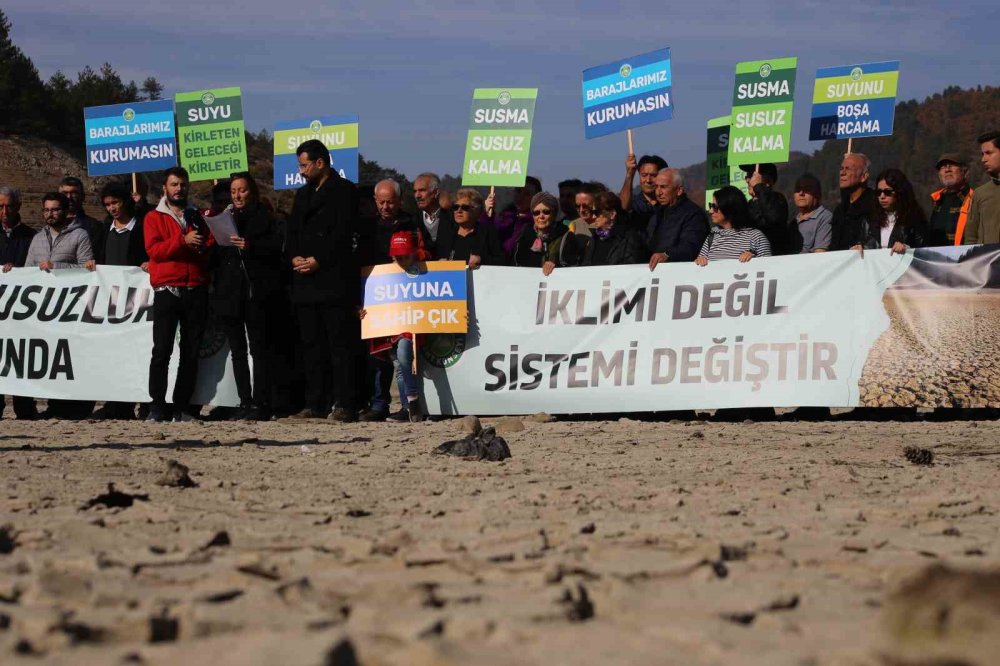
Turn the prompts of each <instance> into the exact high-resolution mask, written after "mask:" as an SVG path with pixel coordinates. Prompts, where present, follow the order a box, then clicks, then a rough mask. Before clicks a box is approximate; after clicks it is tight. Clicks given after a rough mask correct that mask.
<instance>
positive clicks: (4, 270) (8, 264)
mask: <svg viewBox="0 0 1000 666" xmlns="http://www.w3.org/2000/svg"><path fill="white" fill-rule="evenodd" d="M12 268H14V264H10V263H7V264H4V265H3V272H4V273H9V272H10V269H12Z"/></svg>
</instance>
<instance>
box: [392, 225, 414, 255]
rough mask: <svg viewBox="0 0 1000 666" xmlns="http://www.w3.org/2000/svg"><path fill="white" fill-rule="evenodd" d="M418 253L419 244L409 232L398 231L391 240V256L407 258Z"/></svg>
mask: <svg viewBox="0 0 1000 666" xmlns="http://www.w3.org/2000/svg"><path fill="white" fill-rule="evenodd" d="M416 253H417V244H416V242H414V240H413V234H412V233H410V232H408V231H397V232H396V233H394V234H393V235H392V238H391V239H389V256H390V257H405V256H406V255H408V254H416Z"/></svg>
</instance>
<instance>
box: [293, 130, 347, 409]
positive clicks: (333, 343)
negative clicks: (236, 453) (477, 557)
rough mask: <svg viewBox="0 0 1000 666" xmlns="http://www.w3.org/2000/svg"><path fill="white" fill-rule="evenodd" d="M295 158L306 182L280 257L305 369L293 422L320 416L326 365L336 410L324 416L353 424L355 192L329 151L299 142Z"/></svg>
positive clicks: (315, 142) (325, 405) (325, 402)
mask: <svg viewBox="0 0 1000 666" xmlns="http://www.w3.org/2000/svg"><path fill="white" fill-rule="evenodd" d="M296 154H297V155H298V160H299V173H300V174H302V176H303V178H305V181H306V184H305V185H303V186H302V187H301V188H299V190H298V191H297V192H296V193H295V201H294V203H293V204H292V214H291V216H290V218H289V220H288V227H287V229H286V237H285V254H286V256H287V260H288V261H289V262H290V263H291V267H292V290H291V296H292V303H293V304H294V306H295V310H296V318H297V319H298V323H299V334H300V336H301V338H302V347H303V350H302V351H303V361H304V363H305V384H306V387H305V388H306V408H305V409H303V410H302V411H301V412H299V414H298V416H299V417H300V418H322V417H324V416H326V412H327V409H328V407H329V405H330V401H329V398H328V394H327V392H326V387H325V383H326V382H325V380H326V375H327V372H326V369H327V367H328V364H329V366H330V367H331V368H332V388H333V393H334V397H335V399H336V406H335V408H334V409H333V411H332V412H330V414H329V417H328V418H329V419H331V420H333V421H340V422H350V421H355V420H357V415H358V413H357V405H356V395H355V393H356V391H355V372H356V367H355V356H356V354H355V350H356V348H357V345H358V340H360V338H361V329H360V321H359V319H358V310H357V309H358V306H359V304H360V296H361V294H360V291H361V275H360V266H359V264H358V260H357V256H356V255H355V254H354V248H353V245H354V243H353V241H354V234H355V232H356V231H357V221H358V206H359V199H358V190H357V187H356V186H355V185H354V183H352V182H350V181H349V180H346V179H344V178H341V177H340V175H338V174H337V172H335V171H333V170H332V169H331V168H330V151H329V150H327V148H326V146H324V145H323V143H322V142H320V141H318V140H315V139H311V140H309V141H306V142H305V143H303V144H302V145H300V146H299V147H298V149H297V151H296Z"/></svg>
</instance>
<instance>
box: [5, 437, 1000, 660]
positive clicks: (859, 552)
mask: <svg viewBox="0 0 1000 666" xmlns="http://www.w3.org/2000/svg"><path fill="white" fill-rule="evenodd" d="M502 425H503V426H504V428H505V429H506V430H508V432H506V433H505V434H504V437H505V438H506V439H507V442H508V444H509V446H510V449H511V452H512V455H513V457H512V458H510V459H508V460H505V461H503V462H499V463H493V462H480V461H471V460H464V459H459V458H453V457H447V456H440V455H434V454H432V453H431V451H432V449H433V448H434V447H435V446H437V445H438V444H440V443H441V442H443V441H445V440H448V439H454V438H456V437H459V436H461V428H462V422H461V421H457V420H452V421H441V422H436V423H425V424H413V425H411V424H406V425H396V424H376V425H360V424H359V425H347V426H338V425H334V424H327V423H325V422H321V421H316V422H297V423H296V422H289V421H279V422H273V423H268V424H262V425H259V426H255V425H250V424H239V423H221V424H219V423H215V424H208V423H185V424H168V425H163V424H145V423H129V422H100V423H97V422H82V423H69V422H57V421H44V422H35V423H23V422H16V421H7V420H5V421H2V422H0V478H2V480H3V485H2V493H0V526H2V528H0V663H4V664H15V665H16V664H22V663H23V664H73V665H74V666H87V665H90V664H163V665H167V664H171V665H172V664H185V665H194V664H212V666H223V665H228V664H260V665H263V664H279V665H282V666H285V665H288V666H296V665H303V666H324V665H336V666H348V665H351V664H362V665H382V664H385V665H389V664H399V665H404V664H405V665H418V666H419V665H430V664H497V665H499V664H511V665H513V664H518V665H523V664H602V665H608V664H678V665H680V664H684V665H688V666H689V665H701V664H720V665H721V664H726V665H730V664H767V665H769V666H781V665H786V664H787V665H795V666H807V665H817V666H819V665H823V664H847V665H859V666H872V665H888V664H892V665H897V666H898V665H903V664H905V665H918V664H919V665H921V666H930V665H932V664H936V665H939V666H940V665H943V664H952V665H956V664H966V665H970V666H971V665H976V666H978V665H983V666H985V665H987V664H994V663H996V660H995V658H996V655H997V654H998V653H1000V644H998V643H1000V574H998V573H997V572H998V571H1000V569H998V562H1000V545H998V531H1000V518H998V516H997V511H998V510H1000V483H998V481H1000V436H998V435H1000V424H998V423H997V422H995V421H979V422H943V423H930V422H907V423H894V422H888V423H871V422H854V421H835V422H834V421H828V422H824V421H816V422H781V423H750V422H745V423H715V422H711V423H709V422H703V421H692V422H681V421H672V422H638V421H633V420H628V419H622V420H618V421H576V422H569V421H559V422H550V423H544V422H536V421H533V420H531V419H524V420H523V426H524V427H523V429H520V430H518V429H517V428H518V426H519V425H520V422H518V421H514V422H508V421H505V422H504V423H503V424H502ZM907 446H911V447H917V448H922V449H926V450H929V451H930V454H927V453H926V452H921V451H916V452H911V455H910V456H909V458H907V457H906V456H904V448H905V447H907ZM931 457H933V460H930V458H931ZM171 461H176V463H178V464H174V463H172V462H171ZM927 462H931V463H932V464H918V463H927ZM183 467H187V468H188V471H187V472H185V470H184V469H183ZM112 484H113V487H110V488H109V486H111V485H112Z"/></svg>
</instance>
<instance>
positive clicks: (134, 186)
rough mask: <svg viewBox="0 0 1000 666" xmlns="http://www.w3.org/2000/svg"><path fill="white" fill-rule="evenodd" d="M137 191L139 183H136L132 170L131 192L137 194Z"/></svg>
mask: <svg viewBox="0 0 1000 666" xmlns="http://www.w3.org/2000/svg"><path fill="white" fill-rule="evenodd" d="M138 192H139V184H138V180H137V179H136V175H135V171H133V172H132V194H138Z"/></svg>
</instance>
